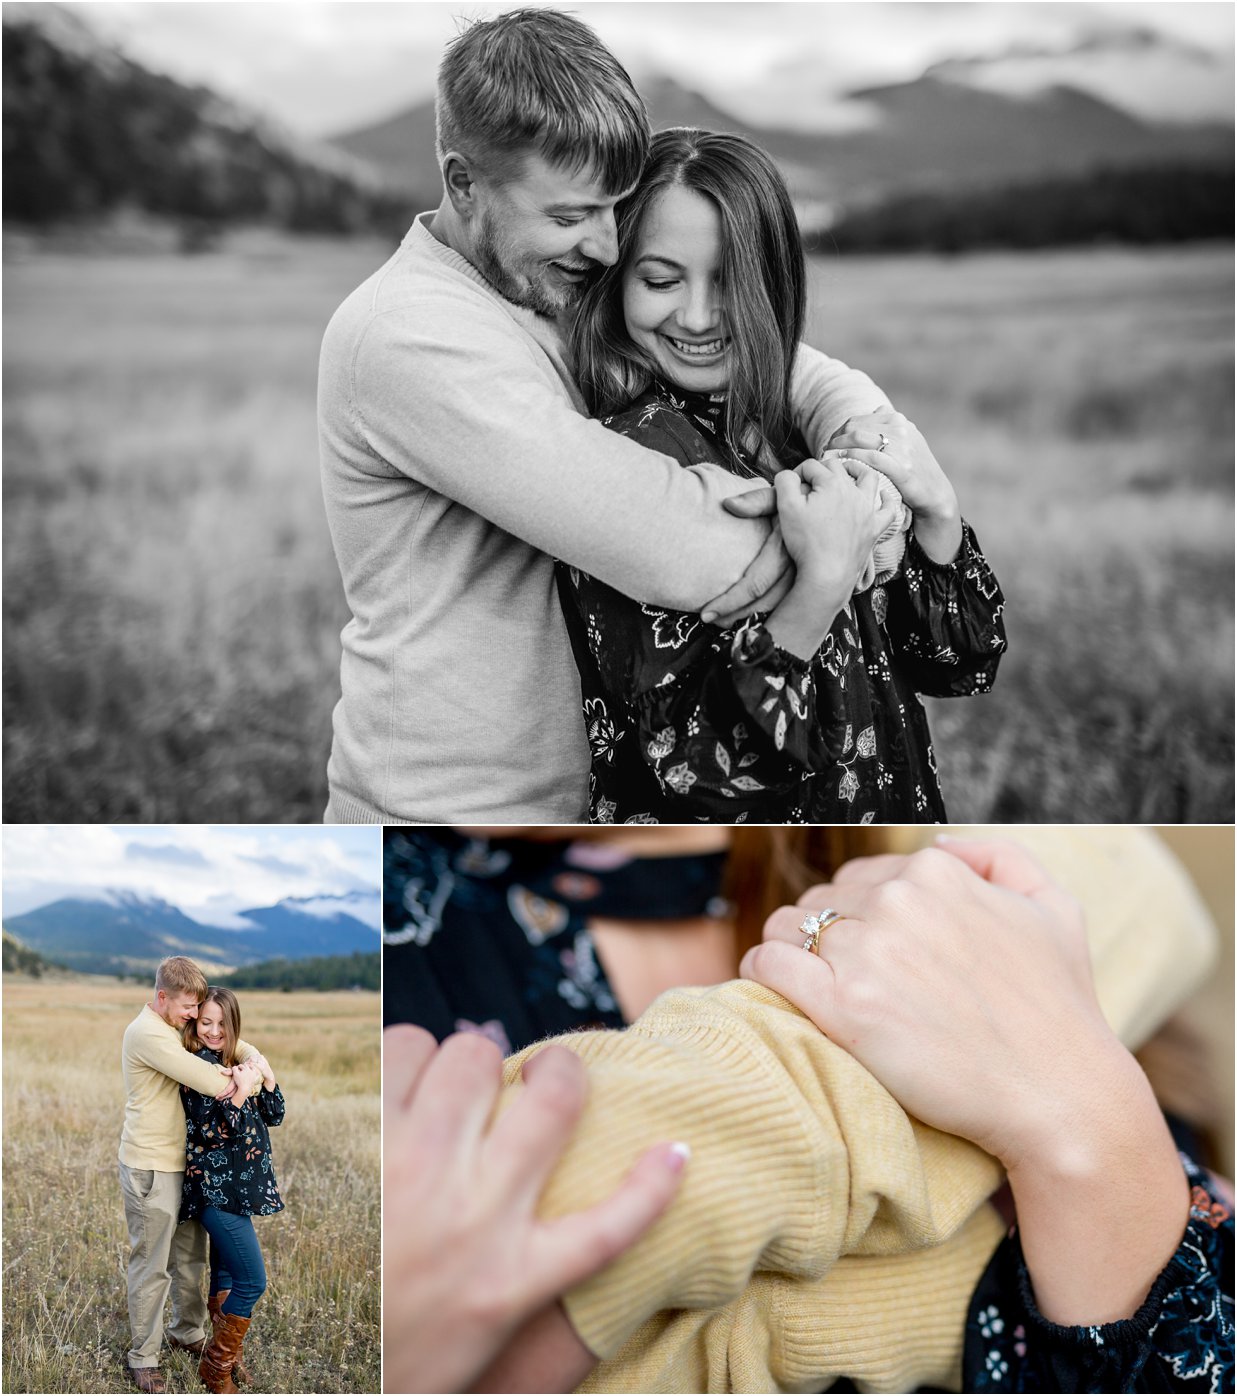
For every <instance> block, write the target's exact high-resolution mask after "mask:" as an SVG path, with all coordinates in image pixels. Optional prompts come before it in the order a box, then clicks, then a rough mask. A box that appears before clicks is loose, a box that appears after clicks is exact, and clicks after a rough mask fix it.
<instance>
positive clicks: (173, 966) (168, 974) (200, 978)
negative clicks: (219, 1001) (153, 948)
mask: <svg viewBox="0 0 1237 1396" xmlns="http://www.w3.org/2000/svg"><path fill="white" fill-rule="evenodd" d="M206 988H207V984H206V976H205V975H204V974H203V973H202V971H201V970H200V969H199V968H198V967H197V965H195V964H194V963H193V961H192V960H189V959H186V958H185V956H184V955H169V956H168V957H167V959H166V960H161V961H160V963H159V968H158V969H157V970H155V992H156V993H158V991H159V990H160V989H162V990H163V992H164V993H165V994H192V995H193V996H194V998H196V999H197V1001H198V1002H199V1003H201V1002H202V1000H203V999H204V998H205V997H206Z"/></svg>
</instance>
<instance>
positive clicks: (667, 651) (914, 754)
mask: <svg viewBox="0 0 1237 1396" xmlns="http://www.w3.org/2000/svg"><path fill="white" fill-rule="evenodd" d="M723 404H724V398H722V397H720V396H716V395H714V396H712V397H705V396H701V395H699V394H693V393H684V392H683V391H681V390H680V389H677V388H675V389H671V388H670V387H668V386H667V385H666V384H664V383H660V382H655V383H654V384H653V385H652V386H651V387H649V388H648V389H647V390H646V391H645V392H644V393H643V394H641V395H640V396H639V397H638V398H636V399H635V400H634V401H633V402H632V404H631V405H630V406H629V407H627V408H626V409H624V410H623V411H622V412H620V413H618V414H617V415H615V416H612V417H607V418H605V419H604V425H605V426H607V427H609V428H610V429H611V430H612V431H617V432H619V433H621V434H622V435H624V436H630V437H631V438H632V439H633V440H636V441H639V442H640V444H641V445H644V446H648V447H650V448H651V449H652V450H655V451H661V452H663V453H664V454H666V455H669V456H673V457H674V458H675V459H676V460H678V461H680V462H681V463H682V464H683V465H696V464H701V463H704V462H711V463H713V464H715V465H721V466H724V467H726V468H727V469H729V470H731V471H733V472H734V473H736V474H739V475H745V476H751V477H753V478H755V477H757V476H759V475H760V472H759V471H758V470H757V468H756V466H755V464H754V462H753V461H752V460H751V459H750V457H748V456H746V455H745V454H744V453H743V452H741V451H739V450H737V449H735V448H734V447H733V446H732V445H731V444H730V443H729V442H727V441H726V440H725V438H724V433H723V427H722V420H721V419H722V410H723ZM800 444H801V443H800ZM808 454H809V452H808V451H807V450H806V448H803V449H802V450H801V451H800V452H799V453H798V454H797V455H795V456H794V459H793V461H792V460H788V461H787V462H786V463H787V464H794V463H797V462H798V461H799V460H802V459H804V457H806V456H807V455H808ZM962 531H963V540H962V546H961V548H960V550H959V552H958V556H957V557H956V558H955V559H954V560H953V561H952V562H950V563H947V564H944V565H942V564H939V563H936V562H933V561H932V560H931V559H930V558H929V557H928V556H927V555H926V554H925V553H924V552H923V550H922V549H921V548H920V547H919V546H918V544H917V543H916V542H915V539H914V534H913V531H912V533H911V534H909V535H908V538H907V552H906V558H905V561H904V564H903V567H902V570H901V573H900V574H899V575H897V576H895V577H894V578H893V579H892V580H890V581H888V582H886V583H885V584H884V585H879V586H874V587H872V588H870V589H869V590H868V591H865V592H862V593H860V594H859V595H857V596H855V597H852V599H851V601H850V603H849V604H848V605H847V607H846V608H845V609H844V610H843V611H842V612H841V613H840V614H839V615H838V617H837V619H836V620H835V622H834V624H833V627H832V629H831V630H830V632H829V634H828V635H827V636H826V637H825V640H824V643H823V644H822V645H821V647H820V649H819V650H818V651H817V653H816V654H815V656H813V658H812V659H811V660H803V659H800V658H799V657H798V656H796V655H793V654H791V653H789V652H788V651H786V650H783V649H779V648H778V646H777V645H776V644H774V642H773V637H772V636H771V635H770V633H769V631H768V629H767V628H766V626H765V625H764V623H763V619H762V618H761V617H760V616H753V617H749V618H748V619H747V620H745V621H744V622H742V623H741V624H740V625H738V626H737V627H734V628H732V629H726V630H722V629H719V628H718V627H716V626H711V625H705V624H704V623H703V622H702V621H701V619H700V617H699V616H698V615H696V614H694V613H686V612H676V611H666V610H662V609H660V608H658V607H655V606H646V605H642V604H641V603H640V602H638V601H633V600H631V599H630V598H629V597H626V596H624V595H623V594H622V593H621V592H618V591H615V590H614V589H613V588H612V587H609V586H606V585H605V584H604V583H603V582H599V581H597V580H596V579H595V578H593V577H590V576H589V575H588V574H587V573H586V572H582V571H580V570H579V569H578V568H574V567H569V566H567V565H566V564H565V563H561V562H560V563H559V564H558V565H557V577H558V590H559V599H560V601H561V603H562V607H563V614H564V616H565V618H566V623H567V632H568V635H569V636H570V639H571V646H572V651H573V653H574V656H575V661H576V666H577V668H578V669H579V671H580V684H581V689H582V692H583V699H584V718H585V724H586V727H587V730H588V739H589V746H590V749H591V753H592V770H591V774H590V789H589V819H590V821H591V822H592V823H600V824H609V823H646V824H651V823H689V822H692V821H694V820H699V821H702V822H707V823H714V824H717V823H727V824H730V823H743V822H750V823H776V824H783V823H786V824H794V823H814V824H815V823H819V824H866V823H872V822H876V823H884V822H887V821H903V822H905V821H913V822H916V823H930V822H933V821H943V820H945V818H946V814H945V805H944V801H943V799H942V797H941V790H940V783H939V781H938V779H937V772H936V759H935V756H934V754H933V751H932V740H931V736H930V734H929V732H928V721H927V717H926V715H925V714H924V711H923V707H922V705H921V704H920V702H919V699H918V697H917V696H916V694H928V695H931V696H934V697H962V696H966V695H970V694H976V693H985V692H987V691H988V689H990V688H991V686H992V682H993V678H994V676H995V674H996V668H997V662H998V660H999V659H1000V656H1001V654H1002V653H1003V652H1004V651H1005V648H1006V641H1005V628H1004V623H1003V622H1002V619H1001V615H1002V612H1003V611H1004V609H1005V600H1004V597H1003V596H1002V595H1001V590H1000V587H999V586H998V585H997V581H996V578H995V577H994V576H993V574H992V570H991V568H990V567H989V566H988V563H987V561H986V560H985V558H984V556H983V553H982V552H981V551H980V548H979V543H978V540H977V539H976V537H975V534H974V532H973V531H972V530H971V528H970V526H969V525H967V524H964V525H963V530H962Z"/></svg>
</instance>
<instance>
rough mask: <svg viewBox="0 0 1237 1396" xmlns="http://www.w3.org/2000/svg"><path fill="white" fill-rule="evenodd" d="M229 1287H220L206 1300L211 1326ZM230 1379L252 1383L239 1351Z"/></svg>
mask: <svg viewBox="0 0 1237 1396" xmlns="http://www.w3.org/2000/svg"><path fill="white" fill-rule="evenodd" d="M231 1293H232V1291H231V1290H230V1289H221V1290H220V1291H219V1293H218V1294H212V1295H210V1296H209V1298H208V1299H207V1300H206V1307H207V1308H208V1309H209V1310H210V1322H211V1327H212V1328H213V1327H214V1326H215V1324H217V1323H218V1322H219V1318H220V1315H221V1314H222V1313H223V1301H224V1300H225V1299H226V1298H227V1297H228V1295H229V1294H231ZM232 1380H233V1381H240V1382H244V1383H245V1385H246V1386H252V1385H253V1377H251V1376H250V1374H249V1368H248V1367H246V1366H245V1358H244V1356H243V1355H242V1353H241V1352H239V1351H238V1352H237V1354H236V1361H235V1362H234V1363H233V1364H232Z"/></svg>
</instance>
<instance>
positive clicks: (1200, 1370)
mask: <svg viewBox="0 0 1237 1396" xmlns="http://www.w3.org/2000/svg"><path fill="white" fill-rule="evenodd" d="M1174 1132H1175V1133H1176V1132H1177V1131H1176V1130H1174ZM1178 1137H1180V1135H1179V1136H1178ZM1181 1162H1182V1166H1183V1167H1184V1168H1185V1171H1186V1177H1187V1179H1188V1180H1189V1183H1190V1191H1191V1200H1192V1206H1191V1208H1190V1218H1189V1221H1188V1223H1187V1225H1186V1230H1185V1235H1184V1236H1183V1237H1182V1240H1181V1244H1180V1245H1179V1246H1178V1247H1177V1250H1176V1252H1175V1254H1174V1255H1173V1256H1172V1258H1171V1259H1170V1260H1169V1262H1168V1264H1167V1265H1166V1266H1165V1267H1164V1269H1163V1270H1162V1271H1161V1272H1160V1274H1159V1276H1158V1278H1157V1279H1156V1281H1155V1283H1154V1284H1153V1285H1152V1286H1151V1291H1150V1293H1149V1294H1148V1295H1147V1298H1146V1300H1145V1301H1144V1302H1143V1304H1142V1306H1141V1308H1139V1310H1138V1312H1137V1313H1136V1314H1134V1315H1133V1317H1132V1318H1127V1319H1122V1320H1120V1321H1119V1322H1116V1323H1105V1324H1102V1325H1099V1326H1097V1327H1089V1328H1085V1327H1084V1328H1064V1327H1062V1326H1061V1325H1059V1324H1056V1323H1050V1322H1049V1321H1048V1320H1047V1319H1046V1318H1044V1317H1043V1315H1042V1314H1041V1313H1040V1312H1039V1309H1038V1308H1037V1306H1036V1303H1035V1295H1034V1292H1033V1291H1032V1288H1031V1281H1030V1278H1029V1276H1028V1275H1027V1268H1026V1262H1025V1261H1024V1260H1023V1258H1022V1247H1021V1245H1020V1244H1019V1242H1018V1234H1017V1228H1014V1229H1013V1230H1012V1231H1011V1234H1010V1235H1009V1237H1008V1238H1007V1239H1006V1240H1004V1241H1002V1243H1001V1245H1000V1246H999V1247H998V1248H997V1251H996V1254H995V1255H994V1256H993V1257H992V1260H991V1261H990V1262H989V1264H988V1268H987V1270H985V1272H984V1274H983V1277H982V1279H981V1280H980V1282H979V1285H978V1287H977V1288H976V1290H975V1294H974V1296H973V1297H972V1299H971V1304H970V1308H969V1310H968V1313H967V1321H966V1337H965V1347H964V1351H963V1357H962V1389H963V1390H964V1391H980V1392H989V1391H991V1392H1002V1391H1100V1392H1112V1391H1232V1389H1233V1214H1232V1212H1231V1211H1230V1209H1229V1208H1228V1207H1227V1206H1225V1205H1224V1204H1223V1203H1222V1202H1219V1201H1217V1200H1216V1198H1215V1197H1214V1196H1213V1195H1212V1192H1211V1184H1210V1180H1209V1178H1208V1175H1207V1174H1206V1173H1205V1172H1204V1171H1203V1170H1202V1169H1201V1168H1199V1167H1198V1165H1197V1164H1196V1163H1195V1162H1194V1160H1193V1159H1192V1158H1191V1157H1190V1155H1189V1154H1186V1153H1182V1154H1181Z"/></svg>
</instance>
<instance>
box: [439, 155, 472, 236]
mask: <svg viewBox="0 0 1237 1396" xmlns="http://www.w3.org/2000/svg"><path fill="white" fill-rule="evenodd" d="M442 182H443V186H444V188H445V189H446V191H447V198H448V199H450V200H451V207H452V208H453V209H454V210H455V212H456V214H457V216H458V217H460V218H464V219H467V218H471V217H472V216H473V214H474V213H475V212H476V205H477V199H476V176H475V175H474V173H473V170H472V167H471V166H470V164H469V162H468V157H467V156H466V155H461V154H460V153H459V152H458V151H455V150H448V151H447V153H446V154H445V155H444V156H443V157H442Z"/></svg>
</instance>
